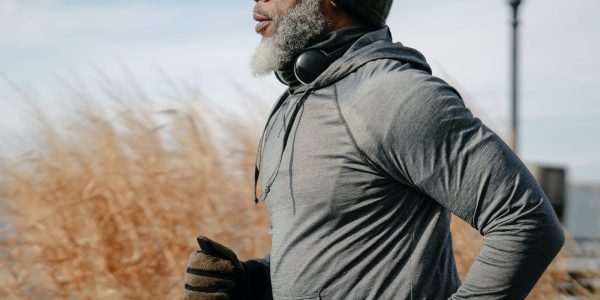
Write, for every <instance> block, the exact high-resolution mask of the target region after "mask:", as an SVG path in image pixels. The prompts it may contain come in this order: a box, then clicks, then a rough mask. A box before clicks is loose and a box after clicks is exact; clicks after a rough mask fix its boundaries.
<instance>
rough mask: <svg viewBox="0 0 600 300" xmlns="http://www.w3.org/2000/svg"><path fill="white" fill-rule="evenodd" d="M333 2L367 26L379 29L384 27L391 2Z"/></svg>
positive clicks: (373, 0)
mask: <svg viewBox="0 0 600 300" xmlns="http://www.w3.org/2000/svg"><path fill="white" fill-rule="evenodd" d="M333 2H335V3H336V4H337V5H338V7H340V8H342V9H345V10H347V11H348V12H350V13H351V14H353V15H355V16H357V17H358V18H359V19H361V20H363V21H365V22H367V23H368V25H371V26H375V27H377V28H379V27H383V26H384V25H385V19H386V18H387V16H388V14H389V13H390V8H391V7H392V2H393V0H334V1H333Z"/></svg>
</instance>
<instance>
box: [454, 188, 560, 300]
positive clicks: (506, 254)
mask: <svg viewBox="0 0 600 300" xmlns="http://www.w3.org/2000/svg"><path fill="white" fill-rule="evenodd" d="M505 222H506V223H504V224H502V223H500V225H498V226H497V227H496V228H494V229H493V230H490V232H489V233H487V234H486V236H485V237H484V242H483V245H482V247H481V250H480V252H479V254H478V255H477V257H476V258H475V261H474V262H473V264H472V265H471V268H470V269H469V271H468V273H467V275H466V277H465V278H464V280H463V283H462V285H461V286H460V288H459V289H458V291H457V292H456V293H455V294H454V295H453V296H452V298H451V299H524V298H525V297H526V296H527V294H528V293H529V291H530V290H531V289H532V288H533V286H534V285H535V283H536V282H537V281H538V279H539V278H540V276H541V275H542V273H543V272H544V270H545V269H546V267H547V266H548V265H549V264H550V262H551V261H552V259H553V258H554V257H555V256H556V254H557V253H558V251H559V250H560V248H561V247H562V245H563V242H564V235H563V232H562V229H561V228H560V225H559V224H558V221H557V219H556V216H555V214H554V212H553V211H552V208H551V207H550V205H549V204H548V202H547V201H544V200H543V199H542V201H541V202H540V204H539V206H537V207H536V208H534V209H533V210H532V211H531V212H530V213H528V214H525V215H520V216H519V219H517V220H510V221H508V220H505Z"/></svg>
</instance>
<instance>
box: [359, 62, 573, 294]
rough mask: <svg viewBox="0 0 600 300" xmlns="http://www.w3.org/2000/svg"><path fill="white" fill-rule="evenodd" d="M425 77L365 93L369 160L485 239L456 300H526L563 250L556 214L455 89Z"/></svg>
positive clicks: (393, 80) (393, 81)
mask: <svg viewBox="0 0 600 300" xmlns="http://www.w3.org/2000/svg"><path fill="white" fill-rule="evenodd" d="M399 73H403V72H399ZM402 76H404V75H402ZM416 77H417V79H415V78H408V79H407V78H397V76H396V77H394V76H385V77H384V78H385V79H381V80H377V81H375V82H377V83H376V84H373V83H371V84H370V85H371V87H369V88H363V89H362V91H363V92H361V93H360V95H359V97H366V98H369V99H370V100H371V101H367V102H365V103H368V105H369V108H364V110H368V111H369V115H368V116H365V115H364V114H363V116H364V117H363V119H365V118H366V120H365V121H364V122H365V124H368V125H367V126H368V128H369V129H368V132H369V133H370V135H371V140H372V141H375V142H374V144H372V146H371V149H367V150H368V154H370V155H369V156H370V158H371V159H372V160H373V163H374V164H375V165H377V166H378V167H379V168H380V169H382V170H384V172H386V173H387V176H390V177H392V178H394V179H395V180H397V181H400V182H402V183H404V184H407V185H409V186H412V187H413V188H415V189H418V190H419V191H421V192H423V193H425V194H426V195H428V196H429V197H430V198H431V199H433V200H434V201H436V202H438V203H439V204H441V205H442V206H444V207H445V208H447V209H449V210H450V211H452V213H454V214H455V215H457V216H458V217H460V218H461V219H463V220H465V221H467V222H468V223H469V224H470V225H471V226H473V227H474V228H476V229H478V230H479V232H480V233H481V234H482V235H483V236H484V241H483V244H482V246H481V249H480V252H479V254H478V255H477V257H476V258H475V261H474V263H473V264H472V266H471V268H470V269H469V271H468V273H467V275H466V277H465V278H464V280H463V282H462V285H461V286H460V288H459V289H458V291H457V292H456V293H455V294H454V295H453V296H452V299H523V298H525V297H526V296H527V294H528V293H529V292H530V290H531V289H532V288H533V286H534V285H535V283H536V282H537V281H538V279H539V278H540V276H541V274H542V273H543V272H544V270H545V269H546V267H547V266H548V265H549V263H550V262H551V261H552V259H553V258H554V257H555V256H556V254H557V253H558V251H559V250H560V249H561V247H562V245H563V242H564V236H563V232H562V229H561V227H560V224H559V222H558V219H557V217H556V214H555V213H554V211H553V209H552V207H551V204H550V202H549V200H548V199H547V197H546V196H545V194H544V192H543V191H542V189H541V188H540V186H539V185H538V184H537V182H536V181H535V179H534V178H533V176H532V175H531V173H530V172H529V171H528V169H527V168H526V167H525V165H524V164H523V163H522V162H521V161H520V160H519V158H518V157H517V156H516V155H515V154H514V153H513V151H512V150H511V149H510V148H509V147H508V146H507V145H506V144H505V143H504V142H503V141H502V140H501V139H500V138H499V137H498V136H497V135H496V134H495V133H494V132H492V130H490V129H489V128H487V127H486V126H485V125H483V124H482V123H481V121H480V120H479V119H477V118H475V117H474V116H473V115H472V114H471V112H470V111H469V110H468V109H467V108H466V107H465V106H464V103H463V101H462V100H461V99H460V97H459V96H458V94H457V93H456V92H455V90H454V89H453V88H451V87H450V86H448V85H446V84H445V83H444V82H443V81H441V80H439V79H437V78H435V77H432V76H429V75H422V74H419V75H418V76H416ZM354 109H359V107H354Z"/></svg>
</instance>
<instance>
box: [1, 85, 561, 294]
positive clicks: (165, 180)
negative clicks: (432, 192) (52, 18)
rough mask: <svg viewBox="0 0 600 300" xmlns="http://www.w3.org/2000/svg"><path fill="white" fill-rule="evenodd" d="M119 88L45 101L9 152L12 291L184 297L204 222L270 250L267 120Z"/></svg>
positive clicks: (8, 290)
mask: <svg viewBox="0 0 600 300" xmlns="http://www.w3.org/2000/svg"><path fill="white" fill-rule="evenodd" d="M110 91H111V92H110V94H109V95H108V96H109V97H108V99H110V100H109V102H110V103H112V104H114V105H115V107H116V109H115V108H113V109H111V110H106V109H104V108H103V107H105V105H100V102H102V103H106V102H107V101H106V100H99V99H98V96H97V95H96V96H94V95H90V94H85V93H83V94H82V93H80V92H77V91H76V90H74V91H71V92H70V96H71V98H72V99H71V100H72V101H70V102H69V103H71V104H72V105H71V106H70V107H71V108H70V109H69V110H68V111H66V112H65V114H66V118H63V119H60V120H59V121H58V122H57V121H56V120H51V119H50V118H49V117H48V116H47V115H46V114H45V113H44V112H43V111H42V108H41V107H40V106H33V107H34V110H33V115H34V117H35V119H36V120H38V125H39V126H38V130H37V147H36V149H35V151H33V152H30V153H28V154H25V155H23V156H21V157H19V158H12V159H4V160H3V163H2V174H3V177H4V182H3V189H2V193H3V195H2V199H3V201H4V203H5V204H6V205H7V207H8V210H7V216H5V218H10V222H11V227H12V228H11V229H10V230H9V231H7V232H4V233H3V234H4V236H6V237H7V238H6V239H5V240H3V241H2V244H1V248H0V253H2V255H0V298H2V299H54V298H59V299H150V298H151V299H181V298H182V295H183V289H182V284H183V270H184V267H185V264H186V260H187V257H188V255H189V253H190V252H191V251H192V250H193V249H195V248H196V245H195V239H194V238H195V236H196V235H197V234H200V233H202V234H204V235H207V236H210V237H212V238H214V239H215V240H218V241H220V242H222V243H224V244H226V245H229V246H230V247H232V248H233V249H234V250H235V251H236V252H237V253H238V254H239V256H240V257H242V258H245V259H247V258H252V257H262V256H263V255H264V254H266V253H267V252H268V251H269V249H270V240H269V237H268V235H267V231H266V228H267V224H268V219H267V214H266V211H265V209H264V207H263V206H262V205H259V207H257V208H255V207H254V206H253V205H252V201H251V199H252V198H251V195H252V189H251V188H252V183H251V178H250V177H251V174H252V172H251V171H252V167H253V162H254V151H255V148H256V144H255V143H256V141H257V138H258V136H257V125H258V124H260V123H262V120H261V121H257V120H253V119H244V118H240V117H233V116H229V117H215V116H216V115H218V114H217V113H218V111H214V110H212V109H211V107H212V106H210V105H208V106H207V103H206V102H205V101H204V99H202V97H201V96H200V94H199V93H197V92H195V91H193V90H188V91H187V92H183V93H177V94H178V96H177V97H175V98H176V99H175V101H174V102H175V103H177V105H176V107H175V108H170V109H157V108H156V106H155V105H153V104H152V101H151V100H149V99H148V97H147V96H145V93H143V92H140V90H139V89H138V88H137V87H136V86H132V87H130V86H128V85H127V84H125V85H118V86H114V87H112V88H111V89H110ZM452 232H453V236H454V247H455V251H456V258H457V263H458V267H459V271H460V274H461V276H462V275H464V273H465V271H466V270H467V269H468V266H469V265H470V264H471V261H472V259H473V257H474V256H475V254H476V253H477V250H478V248H479V244H480V241H481V238H480V237H479V235H478V234H477V233H476V232H475V231H474V230H472V229H471V228H470V227H469V226H468V225H466V224H465V223H464V222H462V221H460V220H454V221H453V224H452ZM559 277H560V274H558V275H557V271H555V270H554V268H552V269H551V271H549V272H547V273H546V274H545V275H544V277H543V278H542V280H541V281H540V283H539V284H538V286H537V287H536V290H535V291H534V292H533V293H532V295H531V297H532V298H533V299H548V298H549V297H551V298H552V297H555V296H557V295H558V291H557V289H556V288H555V282H556V281H557V280H559V279H560V278H559Z"/></svg>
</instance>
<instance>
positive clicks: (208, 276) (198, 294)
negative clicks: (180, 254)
mask: <svg viewBox="0 0 600 300" xmlns="http://www.w3.org/2000/svg"><path fill="white" fill-rule="evenodd" d="M198 245H199V246H200V250H198V251H196V252H194V253H192V255H190V258H189V261H188V265H187V269H186V272H185V299H186V300H197V299H203V300H233V299H241V296H240V295H239V293H240V292H241V291H240V289H239V287H240V283H242V282H243V277H244V276H243V274H244V264H243V263H241V262H240V261H239V260H238V258H237V256H236V255H235V253H233V251H231V250H230V249H229V248H227V247H225V246H223V245H221V244H219V243H217V242H215V241H212V240H210V239H209V238H207V237H205V236H199V237H198Z"/></svg>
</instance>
